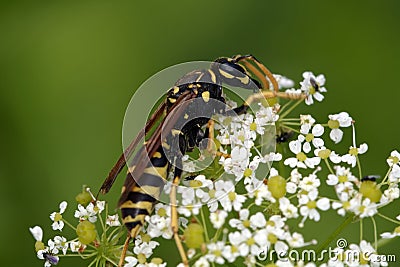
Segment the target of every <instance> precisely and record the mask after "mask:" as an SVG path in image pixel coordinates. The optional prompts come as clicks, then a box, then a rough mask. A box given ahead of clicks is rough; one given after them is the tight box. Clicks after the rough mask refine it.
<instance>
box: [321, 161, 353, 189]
mask: <svg viewBox="0 0 400 267" xmlns="http://www.w3.org/2000/svg"><path fill="white" fill-rule="evenodd" d="M335 170H336V174H329V175H328V180H327V181H326V183H327V184H328V185H332V186H333V185H337V184H339V183H346V182H352V183H354V182H356V181H357V178H356V177H355V176H354V175H353V174H352V173H351V171H350V169H349V168H345V167H341V166H335Z"/></svg>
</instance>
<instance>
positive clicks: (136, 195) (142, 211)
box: [120, 146, 169, 237]
mask: <svg viewBox="0 0 400 267" xmlns="http://www.w3.org/2000/svg"><path fill="white" fill-rule="evenodd" d="M132 168H135V166H132V167H131V168H130V170H129V171H128V175H127V177H126V180H125V184H124V187H123V189H122V191H123V192H124V191H125V190H130V191H129V192H125V194H122V196H121V199H120V203H121V204H120V209H121V214H122V222H123V223H124V224H125V226H126V227H127V228H128V231H129V233H130V235H131V237H135V236H136V235H137V234H138V232H139V230H140V228H141V227H142V226H143V225H144V222H145V217H146V216H147V215H150V214H151V213H152V211H153V208H154V205H155V203H156V201H157V200H158V198H159V196H160V194H161V192H162V190H163V188H164V185H165V181H166V177H167V175H168V171H169V163H168V160H167V158H166V156H165V154H164V152H163V149H162V147H161V146H160V147H159V148H158V149H157V151H156V152H155V153H154V154H153V155H152V157H151V158H150V162H149V163H148V164H147V166H146V168H145V169H144V171H143V173H142V174H141V175H140V177H137V178H136V182H135V183H134V185H133V186H129V185H130V184H132V180H133V177H132V176H131V172H132ZM130 187H131V188H130ZM129 188H130V189H129Z"/></svg>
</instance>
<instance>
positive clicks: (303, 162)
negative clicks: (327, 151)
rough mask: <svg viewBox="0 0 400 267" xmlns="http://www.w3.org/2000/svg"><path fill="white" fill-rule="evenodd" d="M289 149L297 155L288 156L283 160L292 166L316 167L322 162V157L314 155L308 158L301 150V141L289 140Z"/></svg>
mask: <svg viewBox="0 0 400 267" xmlns="http://www.w3.org/2000/svg"><path fill="white" fill-rule="evenodd" d="M289 149H290V151H292V152H293V153H294V154H295V155H296V157H294V158H287V159H285V161H284V162H283V163H284V164H285V165H289V166H290V167H291V168H296V167H297V168H304V169H306V168H307V167H308V168H314V167H315V166H316V165H318V164H319V163H320V162H321V158H319V157H312V158H308V157H307V155H306V154H304V153H303V152H302V151H301V141H300V140H293V141H290V142H289Z"/></svg>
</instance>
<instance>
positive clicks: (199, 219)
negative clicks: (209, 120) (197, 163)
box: [30, 72, 400, 267]
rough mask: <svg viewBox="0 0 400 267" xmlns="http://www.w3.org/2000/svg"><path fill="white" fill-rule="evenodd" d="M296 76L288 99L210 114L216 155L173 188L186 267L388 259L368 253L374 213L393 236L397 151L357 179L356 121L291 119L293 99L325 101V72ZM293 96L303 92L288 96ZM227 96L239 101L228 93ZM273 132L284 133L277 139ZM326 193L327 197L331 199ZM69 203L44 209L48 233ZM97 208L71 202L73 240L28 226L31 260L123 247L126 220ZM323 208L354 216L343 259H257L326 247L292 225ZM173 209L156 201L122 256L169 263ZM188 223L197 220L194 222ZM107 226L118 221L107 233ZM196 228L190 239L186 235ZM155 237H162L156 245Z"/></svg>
mask: <svg viewBox="0 0 400 267" xmlns="http://www.w3.org/2000/svg"><path fill="white" fill-rule="evenodd" d="M275 77H276V79H277V81H278V84H279V87H280V88H290V87H293V85H294V83H293V82H292V81H291V80H289V79H287V78H286V77H284V76H280V75H275ZM303 78H304V80H303V81H302V82H300V88H299V89H288V90H286V91H285V94H286V95H285V96H286V98H289V100H288V101H287V102H286V103H283V104H282V103H279V104H274V105H273V106H272V107H265V106H264V105H262V104H259V109H258V110H257V111H256V112H253V113H251V112H249V113H246V114H242V115H239V116H231V117H228V116H227V117H224V116H222V115H218V116H216V118H215V120H216V122H218V123H216V124H215V129H214V130H215V138H216V140H218V142H217V143H218V146H217V149H218V152H220V153H221V154H222V155H223V156H221V157H220V158H219V159H217V160H215V161H214V162H213V169H212V170H211V171H210V168H206V169H204V170H202V171H198V172H194V171H193V173H190V178H189V177H188V178H187V179H185V178H184V177H183V178H184V179H183V180H184V183H185V185H186V186H179V187H178V188H177V199H176V202H177V204H178V206H177V212H178V217H179V218H178V220H179V221H178V226H179V234H180V235H181V234H183V237H184V238H183V243H184V244H185V243H186V246H187V251H185V252H186V254H187V256H188V258H189V264H190V265H191V266H197V267H206V266H215V265H245V266H264V265H269V264H271V266H285V267H288V266H308V267H312V266H317V265H319V266H324V267H330V266H387V263H386V262H385V261H380V262H377V261H376V260H375V259H376V256H377V255H378V252H377V249H378V247H377V244H378V240H377V236H378V227H377V226H376V222H375V220H374V217H375V216H380V217H382V218H384V219H387V220H389V221H391V222H393V223H395V224H396V225H397V227H396V228H394V229H393V231H391V232H384V233H381V235H380V236H381V237H382V238H384V239H390V238H394V237H396V236H400V226H399V225H400V215H399V216H397V217H396V219H392V218H390V217H389V216H386V215H383V214H382V213H381V211H380V210H379V209H381V208H382V207H384V206H387V205H389V204H391V203H392V202H394V201H398V199H399V197H400V190H399V183H400V153H399V152H397V151H396V150H395V151H392V152H391V154H390V156H389V157H388V158H387V164H388V168H389V169H388V171H387V173H386V175H385V176H384V177H383V178H380V177H379V176H377V175H375V174H372V175H366V176H363V175H362V166H361V160H360V155H362V154H365V153H366V152H367V150H368V146H367V144H365V143H363V144H361V145H357V143H356V135H355V127H354V121H353V118H352V117H351V116H350V115H349V114H348V113H347V112H339V113H337V114H331V115H328V118H327V121H324V122H317V121H316V120H315V119H314V118H313V117H312V116H311V115H310V114H302V115H299V116H294V117H288V116H289V114H290V113H291V112H292V111H293V109H294V108H295V107H296V106H297V105H298V104H299V103H300V102H301V101H292V100H297V99H304V100H305V103H306V104H307V105H311V104H313V103H314V100H317V101H322V100H323V98H324V96H323V93H325V92H326V88H325V87H324V85H325V77H324V76H323V75H317V76H315V75H314V74H313V73H311V72H305V73H304V74H303ZM296 95H297V96H302V98H296V97H293V99H290V98H291V96H296ZM227 103H230V106H232V107H235V106H237V104H236V103H234V102H232V101H229V100H227ZM271 127H272V128H274V127H276V133H277V135H276V136H275V132H274V131H273V133H272V131H270V129H271ZM346 128H350V129H346ZM351 129H352V139H351V140H352V145H351V146H350V147H348V149H346V151H341V150H340V148H338V146H337V144H338V143H340V142H341V141H342V140H343V138H344V136H345V132H346V131H348V130H351ZM271 133H272V135H271ZM285 133H287V134H286V135H285ZM277 136H278V137H279V136H283V137H281V138H279V141H278V138H277ZM275 139H276V140H277V144H276V147H277V151H279V152H281V153H277V152H275V150H271V149H266V147H265V140H269V141H271V140H272V141H271V142H270V143H272V144H274V145H275V142H273V141H274V140H275ZM333 148H335V149H333ZM185 157H186V156H185ZM187 164H188V168H185V170H186V171H188V170H191V169H193V170H195V168H191V166H190V164H192V162H188V163H187ZM271 165H272V166H271ZM322 189H324V190H322ZM170 190H171V185H170V184H169V185H166V187H165V192H166V193H167V194H168V193H169V192H170ZM327 190H329V191H330V192H331V193H332V194H329V196H328V195H327V194H326V191H327ZM66 206H67V204H66V202H62V203H61V204H60V211H59V212H54V213H52V214H51V219H52V220H53V225H52V228H53V229H54V230H60V231H61V230H62V229H63V227H64V225H65V224H67V225H69V223H67V221H66V220H65V219H64V218H63V217H62V214H63V213H64V211H65V209H66ZM103 210H106V211H107V205H106V203H105V202H104V201H94V200H93V201H92V202H91V203H90V204H87V205H78V209H77V210H76V211H75V214H74V215H75V217H76V218H78V219H79V224H83V223H86V224H85V225H83V226H84V229H85V231H86V232H85V231H84V232H85V233H84V234H81V236H79V234H78V237H79V238H76V239H73V240H71V241H67V239H66V238H64V237H62V236H56V237H55V238H53V239H51V240H49V241H48V242H47V245H45V244H44V243H43V242H42V238H43V232H42V230H41V228H40V227H34V228H31V229H30V230H31V232H32V234H33V236H34V238H35V239H36V244H35V247H36V251H37V253H38V254H37V256H38V258H40V259H43V260H45V266H50V265H55V264H57V263H58V261H59V258H58V256H57V255H61V254H60V253H63V254H66V253H67V252H68V250H71V251H72V252H79V253H84V252H85V251H86V252H89V253H91V254H90V255H94V256H97V255H98V254H96V248H97V247H98V246H101V245H102V244H103V243H105V244H106V245H107V246H108V247H110V248H111V250H110V251H111V252H110V255H113V256H115V251H116V250H118V251H119V250H120V249H121V245H120V244H117V243H112V242H118V240H119V237H121V236H122V235H123V234H121V232H119V231H118V230H122V228H123V227H122V226H121V223H120V222H119V220H118V216H117V215H112V216H111V215H107V216H106V219H105V220H103V219H102V217H101V216H100V214H101V213H102V212H103ZM329 210H331V213H332V214H333V215H335V214H336V213H337V215H338V216H337V218H338V220H340V221H343V218H342V217H344V216H346V218H350V219H351V220H348V219H346V220H345V223H346V222H350V221H352V220H353V221H359V222H360V228H361V231H360V242H359V243H358V244H351V245H350V246H349V247H348V248H347V249H346V248H344V247H342V248H336V250H335V251H336V252H337V254H338V255H341V256H338V257H337V258H336V259H326V260H325V263H323V262H313V261H309V262H307V263H305V262H303V261H301V260H298V261H292V260H291V259H289V258H285V259H282V257H279V258H276V257H275V258H273V259H261V258H262V257H260V256H261V255H262V254H263V253H264V254H265V253H267V251H271V250H273V251H275V252H276V253H279V255H288V253H290V252H291V251H293V250H296V249H298V248H305V247H307V246H309V245H315V244H316V243H317V242H318V243H322V244H324V242H323V241H324V240H320V237H319V236H318V233H316V234H315V236H314V237H312V238H315V239H312V240H309V241H306V240H305V238H304V236H303V233H301V232H297V231H293V230H291V228H292V229H293V226H295V227H296V226H299V229H302V228H303V227H305V226H306V224H309V220H312V221H314V222H320V221H321V217H322V216H323V214H324V212H327V211H329ZM106 213H107V212H106ZM171 213H172V208H171V206H170V204H168V203H157V204H156V205H155V207H154V211H153V213H152V215H150V216H147V217H146V218H145V220H146V225H145V227H144V229H142V232H141V233H140V234H139V235H138V236H137V237H136V239H135V241H134V245H133V250H129V252H128V256H127V257H126V258H125V267H132V266H140V267H144V266H154V267H156V266H166V265H167V263H166V262H164V261H163V260H162V259H160V258H157V257H153V254H154V250H155V249H156V248H157V247H159V246H160V243H163V242H173V241H172V240H173V239H174V238H173V231H172V229H171V225H173V221H172V214H171ZM365 218H369V219H371V220H372V221H373V223H374V230H373V231H374V236H375V240H374V242H373V243H372V242H371V243H372V244H375V245H374V246H372V245H371V243H369V242H368V241H367V240H365V239H364V238H363V236H362V229H363V228H362V221H363V219H365ZM104 221H105V223H104ZM94 223H97V224H99V223H100V224H101V227H102V228H103V235H100V234H97V235H96V234H95V236H94V238H93V236H92V235H91V234H92V232H91V231H94V230H87V229H88V228H89V229H91V228H90V227H91V226H92V224H93V225H94ZM193 225H195V226H196V227H191V226H193ZM289 225H290V226H291V227H289ZM78 226H79V225H78ZM112 226H118V227H116V228H113V229H114V230H110V231H111V233H109V234H107V231H108V230H109V229H110V228H111V227H112ZM330 227H331V226H329V229H328V227H327V231H330V232H332V233H335V226H334V225H332V227H333V228H332V229H330ZM77 228H78V227H77ZM192 229H195V230H192ZM76 230H77V233H78V232H79V231H78V229H76ZM193 231H194V232H195V236H194V237H193V238H192V235H193ZM114 234H115V235H114ZM82 235H85V236H82ZM107 235H108V237H107ZM196 235H197V236H196ZM101 236H106V238H101ZM115 236H117V237H118V238H115ZM161 239H165V240H163V242H159V241H160V240H161ZM81 240H85V241H88V240H90V242H89V241H88V242H83V241H81ZM115 240H116V241H115ZM166 240H171V241H166ZM331 240H333V239H331ZM196 241H198V242H197V243H196ZM107 242H111V244H110V243H107ZM89 244H95V245H94V246H93V250H89V249H90V246H91V245H89ZM88 247H89V249H88ZM354 251H356V252H358V253H359V254H360V255H367V254H368V255H369V256H370V257H369V258H368V257H361V258H359V259H358V261H352V260H354V259H353V258H352V259H350V258H348V257H346V256H345V254H346V253H350V252H354ZM181 252H182V251H181ZM113 256H110V257H107V258H106V259H105V260H104V261H103V262H104V265H100V266H105V264H106V263H107V264H113V265H115V266H116V263H115V262H113V258H112V257H113ZM100 258H101V257H100ZM97 263H101V262H96V265H97ZM321 264H322V265H321ZM179 266H184V264H183V263H181V264H180V265H179Z"/></svg>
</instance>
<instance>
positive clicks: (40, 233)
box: [29, 226, 43, 241]
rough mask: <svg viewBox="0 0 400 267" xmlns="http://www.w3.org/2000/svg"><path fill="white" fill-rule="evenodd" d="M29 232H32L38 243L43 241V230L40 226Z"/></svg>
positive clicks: (30, 229)
mask: <svg viewBox="0 0 400 267" xmlns="http://www.w3.org/2000/svg"><path fill="white" fill-rule="evenodd" d="M29 231H31V233H32V235H33V238H35V240H36V241H42V239H43V230H42V228H41V227H40V226H34V227H33V228H29Z"/></svg>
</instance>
